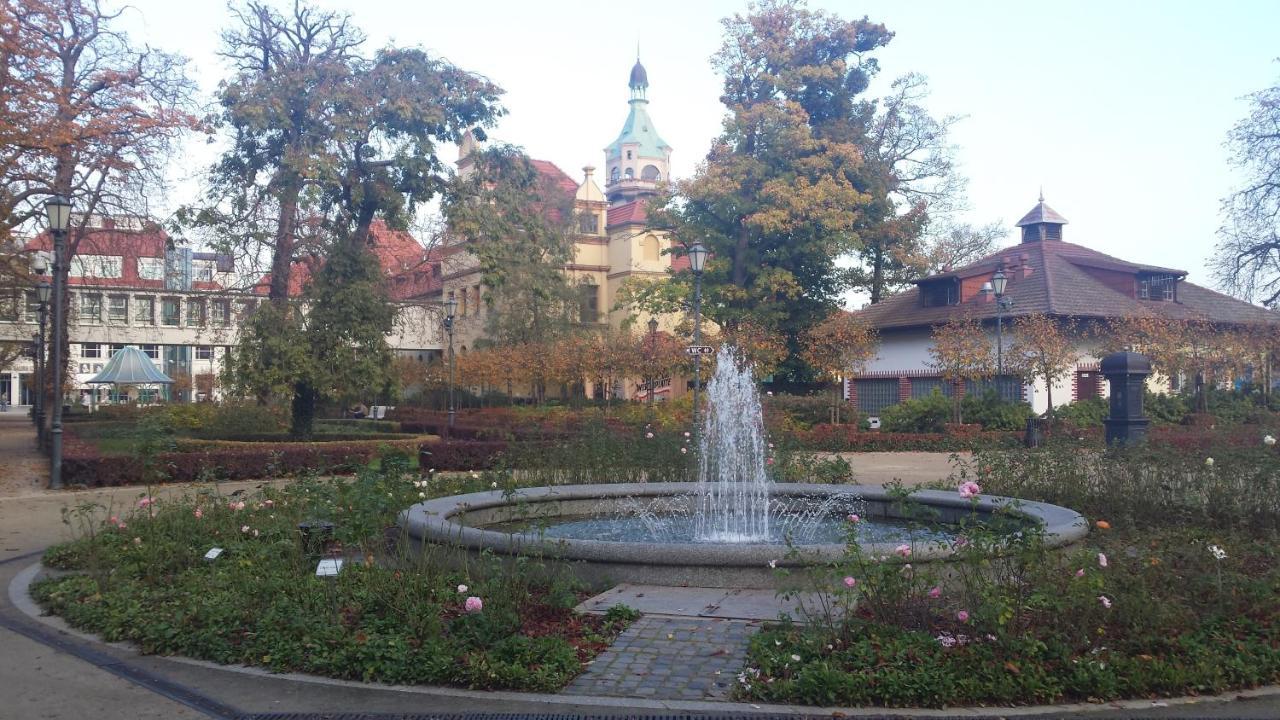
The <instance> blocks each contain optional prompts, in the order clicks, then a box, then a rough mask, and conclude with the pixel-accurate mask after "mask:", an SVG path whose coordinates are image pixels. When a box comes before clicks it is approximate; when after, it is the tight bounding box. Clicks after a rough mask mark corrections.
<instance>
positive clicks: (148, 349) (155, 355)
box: [141, 345, 160, 360]
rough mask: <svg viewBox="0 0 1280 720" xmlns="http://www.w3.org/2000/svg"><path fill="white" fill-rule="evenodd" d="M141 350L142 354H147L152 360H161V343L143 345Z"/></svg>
mask: <svg viewBox="0 0 1280 720" xmlns="http://www.w3.org/2000/svg"><path fill="white" fill-rule="evenodd" d="M141 350H142V354H143V355H146V356H147V357H149V358H151V359H152V360H159V359H160V346H159V345H143V346H142V348H141Z"/></svg>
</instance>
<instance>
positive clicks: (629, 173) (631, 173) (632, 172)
mask: <svg viewBox="0 0 1280 720" xmlns="http://www.w3.org/2000/svg"><path fill="white" fill-rule="evenodd" d="M626 176H627V179H628V180H631V179H632V178H634V177H635V176H636V171H635V170H632V169H631V168H627V172H626Z"/></svg>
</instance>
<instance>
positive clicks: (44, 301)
mask: <svg viewBox="0 0 1280 720" xmlns="http://www.w3.org/2000/svg"><path fill="white" fill-rule="evenodd" d="M31 267H32V269H33V270H36V271H37V272H39V273H40V274H41V275H43V274H44V271H45V269H46V264H45V262H44V258H39V262H38V263H32V265H31ZM52 292H53V286H51V285H50V284H49V283H48V282H46V281H44V280H41V281H40V282H39V283H37V284H36V308H37V309H38V311H39V313H40V329H39V330H38V331H37V332H36V357H35V371H36V373H35V375H36V393H35V408H33V409H34V410H35V421H36V443H37V444H38V445H39V446H40V447H41V448H43V447H44V446H45V437H44V329H45V323H47V322H48V321H49V295H50V294H51V293H52Z"/></svg>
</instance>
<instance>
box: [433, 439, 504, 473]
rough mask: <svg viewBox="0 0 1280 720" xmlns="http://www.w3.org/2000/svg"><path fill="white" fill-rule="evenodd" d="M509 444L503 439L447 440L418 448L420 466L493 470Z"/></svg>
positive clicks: (443, 468) (434, 468)
mask: <svg viewBox="0 0 1280 720" xmlns="http://www.w3.org/2000/svg"><path fill="white" fill-rule="evenodd" d="M508 447H509V445H508V444H507V443H506V442H504V441H502V440H445V441H442V442H437V443H431V444H429V445H423V446H422V447H421V448H420V449H419V450H418V467H419V468H420V469H421V470H422V472H424V473H425V472H428V471H430V470H437V471H444V470H491V469H493V467H494V466H496V465H497V462H498V458H499V456H501V455H502V453H503V452H506V450H507V448H508Z"/></svg>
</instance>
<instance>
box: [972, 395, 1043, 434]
mask: <svg viewBox="0 0 1280 720" xmlns="http://www.w3.org/2000/svg"><path fill="white" fill-rule="evenodd" d="M960 410H961V413H962V414H963V416H964V421H965V422H967V423H977V424H978V425H981V426H982V429H983V430H1019V431H1021V430H1024V429H1025V428H1026V426H1027V418H1029V417H1031V416H1032V415H1033V414H1034V413H1033V412H1032V411H1031V406H1030V405H1028V404H1026V403H1024V402H1006V401H1004V400H1001V399H1000V393H998V392H996V391H995V390H994V389H992V388H987V389H986V391H984V392H983V393H982V394H981V395H965V396H964V399H963V400H961V401H960Z"/></svg>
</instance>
